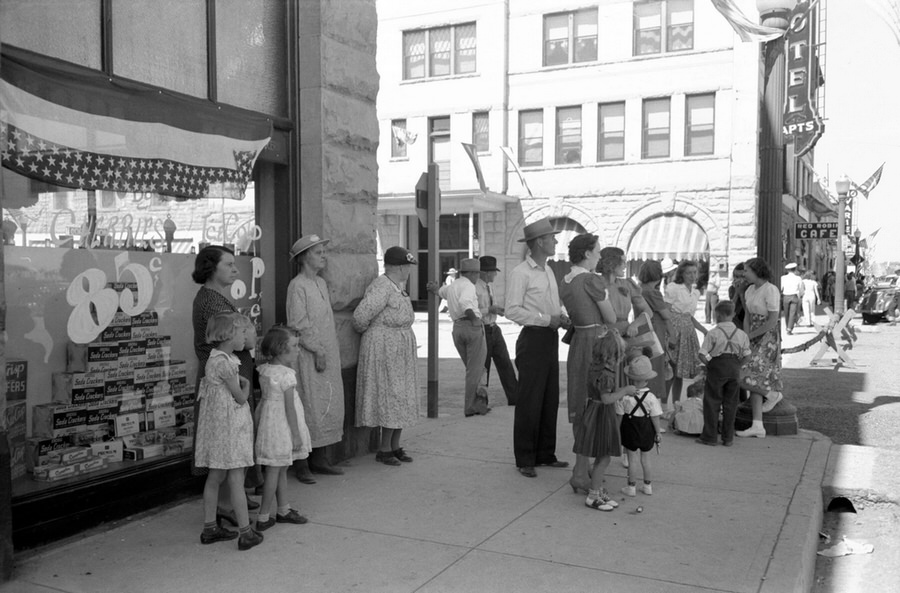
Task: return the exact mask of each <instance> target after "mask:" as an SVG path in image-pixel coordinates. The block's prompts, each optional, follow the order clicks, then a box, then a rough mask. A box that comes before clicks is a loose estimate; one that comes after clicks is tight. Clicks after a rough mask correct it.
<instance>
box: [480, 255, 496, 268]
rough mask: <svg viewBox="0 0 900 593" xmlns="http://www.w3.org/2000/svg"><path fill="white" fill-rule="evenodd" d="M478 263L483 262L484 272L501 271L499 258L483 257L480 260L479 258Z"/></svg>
mask: <svg viewBox="0 0 900 593" xmlns="http://www.w3.org/2000/svg"><path fill="white" fill-rule="evenodd" d="M478 261H480V262H481V271H482V272H499V271H500V268H498V267H497V258H496V257H494V256H492V255H482V256H481V257H480V258H478Z"/></svg>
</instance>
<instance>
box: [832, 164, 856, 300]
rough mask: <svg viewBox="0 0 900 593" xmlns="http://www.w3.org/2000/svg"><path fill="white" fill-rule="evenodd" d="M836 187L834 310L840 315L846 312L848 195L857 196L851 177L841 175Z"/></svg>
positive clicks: (835, 184) (835, 183)
mask: <svg viewBox="0 0 900 593" xmlns="http://www.w3.org/2000/svg"><path fill="white" fill-rule="evenodd" d="M834 189H836V190H837V194H838V234H837V235H838V236H837V255H836V257H835V262H834V267H835V271H834V273H835V277H834V312H835V313H837V314H838V315H843V314H844V302H845V301H844V278H845V277H846V275H847V267H846V263H845V259H846V258H845V257H844V232H846V229H845V223H846V220H845V216H846V215H847V196H855V195H856V190H855V189H850V178H849V177H847V176H846V175H841V176H840V177H839V178H838V180H837V181H835V182H834Z"/></svg>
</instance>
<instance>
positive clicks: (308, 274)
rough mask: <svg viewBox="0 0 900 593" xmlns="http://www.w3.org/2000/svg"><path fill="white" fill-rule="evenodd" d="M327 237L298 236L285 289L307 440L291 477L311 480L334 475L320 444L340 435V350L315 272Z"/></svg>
mask: <svg viewBox="0 0 900 593" xmlns="http://www.w3.org/2000/svg"><path fill="white" fill-rule="evenodd" d="M328 241H329V239H322V238H320V237H319V236H318V235H306V236H304V237H300V238H299V239H297V241H296V242H294V245H293V247H291V252H290V255H291V259H294V258H296V259H297V262H298V263H299V264H300V271H299V272H298V273H297V275H296V276H294V279H293V280H291V283H290V284H289V285H288V292H287V322H288V325H290V326H291V327H293V328H294V329H296V330H297V331H298V332H300V354H299V355H298V357H297V391H298V393H299V395H300V401H302V402H303V410H304V412H305V414H306V423H307V426H308V427H309V434H310V437H311V439H312V447H313V450H312V453H311V454H310V456H309V459H308V460H306V459H301V460H298V461H296V462H295V463H294V470H295V472H296V474H297V479H298V480H300V481H301V482H303V483H304V484H315V483H316V481H315V479H314V478H313V477H312V475H310V472H315V473H319V474H327V475H340V474H343V473H344V472H343V471H342V470H340V469H338V468H336V467H334V466H332V465H331V464H330V463H329V461H328V459H327V457H326V456H325V447H326V446H328V445H331V444H334V443H338V442H340V440H341V439H342V438H343V436H344V384H343V381H342V379H341V354H340V348H339V346H338V341H337V332H336V331H335V328H334V313H333V312H332V309H331V299H330V297H329V296H328V286H327V285H326V284H325V280H323V279H322V278H321V277H320V276H319V274H320V273H321V272H322V270H324V269H325V265H326V257H325V245H327V244H328Z"/></svg>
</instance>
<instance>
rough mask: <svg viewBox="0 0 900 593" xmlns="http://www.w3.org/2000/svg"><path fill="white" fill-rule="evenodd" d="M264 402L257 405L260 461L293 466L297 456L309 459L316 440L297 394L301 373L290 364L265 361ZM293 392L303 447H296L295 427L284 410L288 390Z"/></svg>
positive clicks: (261, 376) (262, 370) (262, 371)
mask: <svg viewBox="0 0 900 593" xmlns="http://www.w3.org/2000/svg"><path fill="white" fill-rule="evenodd" d="M259 385H260V389H261V390H262V401H261V402H260V404H259V407H258V408H257V412H256V413H257V415H258V416H257V417H258V420H259V422H258V424H257V429H256V463H258V464H259V465H267V466H272V467H285V466H288V465H291V463H293V461H294V460H295V459H306V458H307V457H309V452H310V451H311V450H312V440H311V439H310V435H309V429H308V428H307V426H306V416H305V414H304V412H303V404H302V403H301V402H300V397H299V396H298V395H297V374H296V373H295V372H294V370H293V369H291V368H290V367H286V366H282V365H278V364H264V365H262V366H260V367H259ZM288 388H293V390H292V391H291V393H292V396H293V398H294V411H295V412H296V415H297V427H298V428H299V429H300V442H301V446H300V450H299V451H296V452H295V451H294V450H293V439H292V438H291V427H290V424H288V420H287V412H286V411H285V409H284V391H285V390H286V389H288Z"/></svg>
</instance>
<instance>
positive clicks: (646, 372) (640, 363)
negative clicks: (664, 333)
mask: <svg viewBox="0 0 900 593" xmlns="http://www.w3.org/2000/svg"><path fill="white" fill-rule="evenodd" d="M625 374H626V375H627V376H628V377H629V378H631V379H634V380H635V381H649V380H650V379H652V378H653V377H655V376H656V371H654V370H653V364H652V363H651V362H650V359H649V358H647V357H646V356H637V357H635V358H634V360H632V361H631V364H629V365H628V366H627V367H625Z"/></svg>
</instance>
